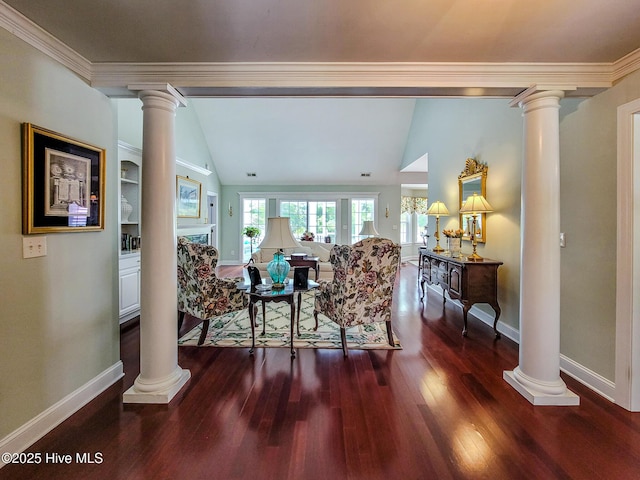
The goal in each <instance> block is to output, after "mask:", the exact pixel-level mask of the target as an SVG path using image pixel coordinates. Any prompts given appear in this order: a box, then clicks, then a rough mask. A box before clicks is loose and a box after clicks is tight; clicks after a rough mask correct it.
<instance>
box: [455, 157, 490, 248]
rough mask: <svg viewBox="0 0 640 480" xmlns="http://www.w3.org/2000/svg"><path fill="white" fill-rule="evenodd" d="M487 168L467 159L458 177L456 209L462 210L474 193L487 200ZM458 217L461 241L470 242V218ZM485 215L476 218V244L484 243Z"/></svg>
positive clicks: (462, 215)
mask: <svg viewBox="0 0 640 480" xmlns="http://www.w3.org/2000/svg"><path fill="white" fill-rule="evenodd" d="M488 170H489V167H488V166H487V165H486V164H484V163H480V162H478V161H477V160H476V159H475V158H467V161H466V162H465V166H464V170H463V171H462V172H461V173H460V175H458V191H459V195H458V198H459V199H460V204H459V206H458V208H459V209H460V208H462V204H463V203H464V202H465V201H466V200H467V197H468V196H469V195H473V193H474V192H476V193H478V194H479V195H482V196H483V197H485V198H487V171H488ZM459 217H460V220H459V221H460V229H462V230H463V231H464V235H463V236H462V239H463V240H468V241H471V222H472V218H471V215H469V214H462V213H460V214H459ZM486 217H487V214H486V213H481V214H480V215H478V218H477V225H476V241H477V242H478V243H485V242H486V239H487V236H486V226H487V222H486Z"/></svg>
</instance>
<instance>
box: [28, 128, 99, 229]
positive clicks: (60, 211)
mask: <svg viewBox="0 0 640 480" xmlns="http://www.w3.org/2000/svg"><path fill="white" fill-rule="evenodd" d="M105 158H106V151H105V149H103V148H99V147H95V146H93V145H89V144H87V143H84V142H81V141H78V140H74V139H71V138H68V137H65V136H63V135H61V134H59V133H56V132H53V131H51V130H46V129H44V128H41V127H37V126H35V125H32V124H30V123H24V124H22V168H23V186H22V233H23V234H25V235H29V234H41V233H55V232H83V231H93V230H103V229H104V205H105Z"/></svg>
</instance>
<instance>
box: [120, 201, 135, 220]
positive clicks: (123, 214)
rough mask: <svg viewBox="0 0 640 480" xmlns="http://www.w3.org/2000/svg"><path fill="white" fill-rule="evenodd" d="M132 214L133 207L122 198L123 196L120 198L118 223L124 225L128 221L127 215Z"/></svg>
mask: <svg viewBox="0 0 640 480" xmlns="http://www.w3.org/2000/svg"><path fill="white" fill-rule="evenodd" d="M131 212H133V206H132V205H131V204H130V203H129V201H128V200H127V199H126V198H124V195H121V197H120V221H121V222H122V223H126V222H128V221H129V215H131Z"/></svg>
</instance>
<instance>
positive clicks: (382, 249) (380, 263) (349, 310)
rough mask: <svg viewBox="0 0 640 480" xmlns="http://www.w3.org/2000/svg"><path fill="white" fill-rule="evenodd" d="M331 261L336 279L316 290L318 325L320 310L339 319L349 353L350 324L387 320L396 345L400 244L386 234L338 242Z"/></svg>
mask: <svg viewBox="0 0 640 480" xmlns="http://www.w3.org/2000/svg"><path fill="white" fill-rule="evenodd" d="M330 261H331V264H332V266H333V281H331V282H321V283H320V287H319V288H318V291H317V293H316V299H315V300H316V301H315V309H314V312H313V314H314V317H315V320H316V328H318V314H319V313H322V314H324V315H325V316H327V317H328V318H329V319H331V320H332V321H334V322H335V323H337V324H338V325H339V326H340V336H341V339H342V351H343V352H344V355H345V357H346V356H347V340H346V333H345V329H346V328H349V327H353V326H356V325H362V324H368V323H376V322H386V327H387V336H388V339H389V345H391V346H393V344H394V343H393V334H392V332H391V304H392V302H393V286H394V284H395V280H396V273H397V271H398V266H399V263H400V246H399V245H396V244H395V243H393V242H392V241H391V240H388V239H385V238H375V237H374V238H367V239H364V240H361V241H360V242H358V243H355V244H354V245H352V246H349V245H336V246H334V247H333V249H332V250H331V256H330Z"/></svg>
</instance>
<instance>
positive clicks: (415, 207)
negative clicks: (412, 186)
mask: <svg viewBox="0 0 640 480" xmlns="http://www.w3.org/2000/svg"><path fill="white" fill-rule="evenodd" d="M400 213H418V214H422V215H426V214H427V199H426V197H406V196H402V198H401V202H400Z"/></svg>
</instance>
